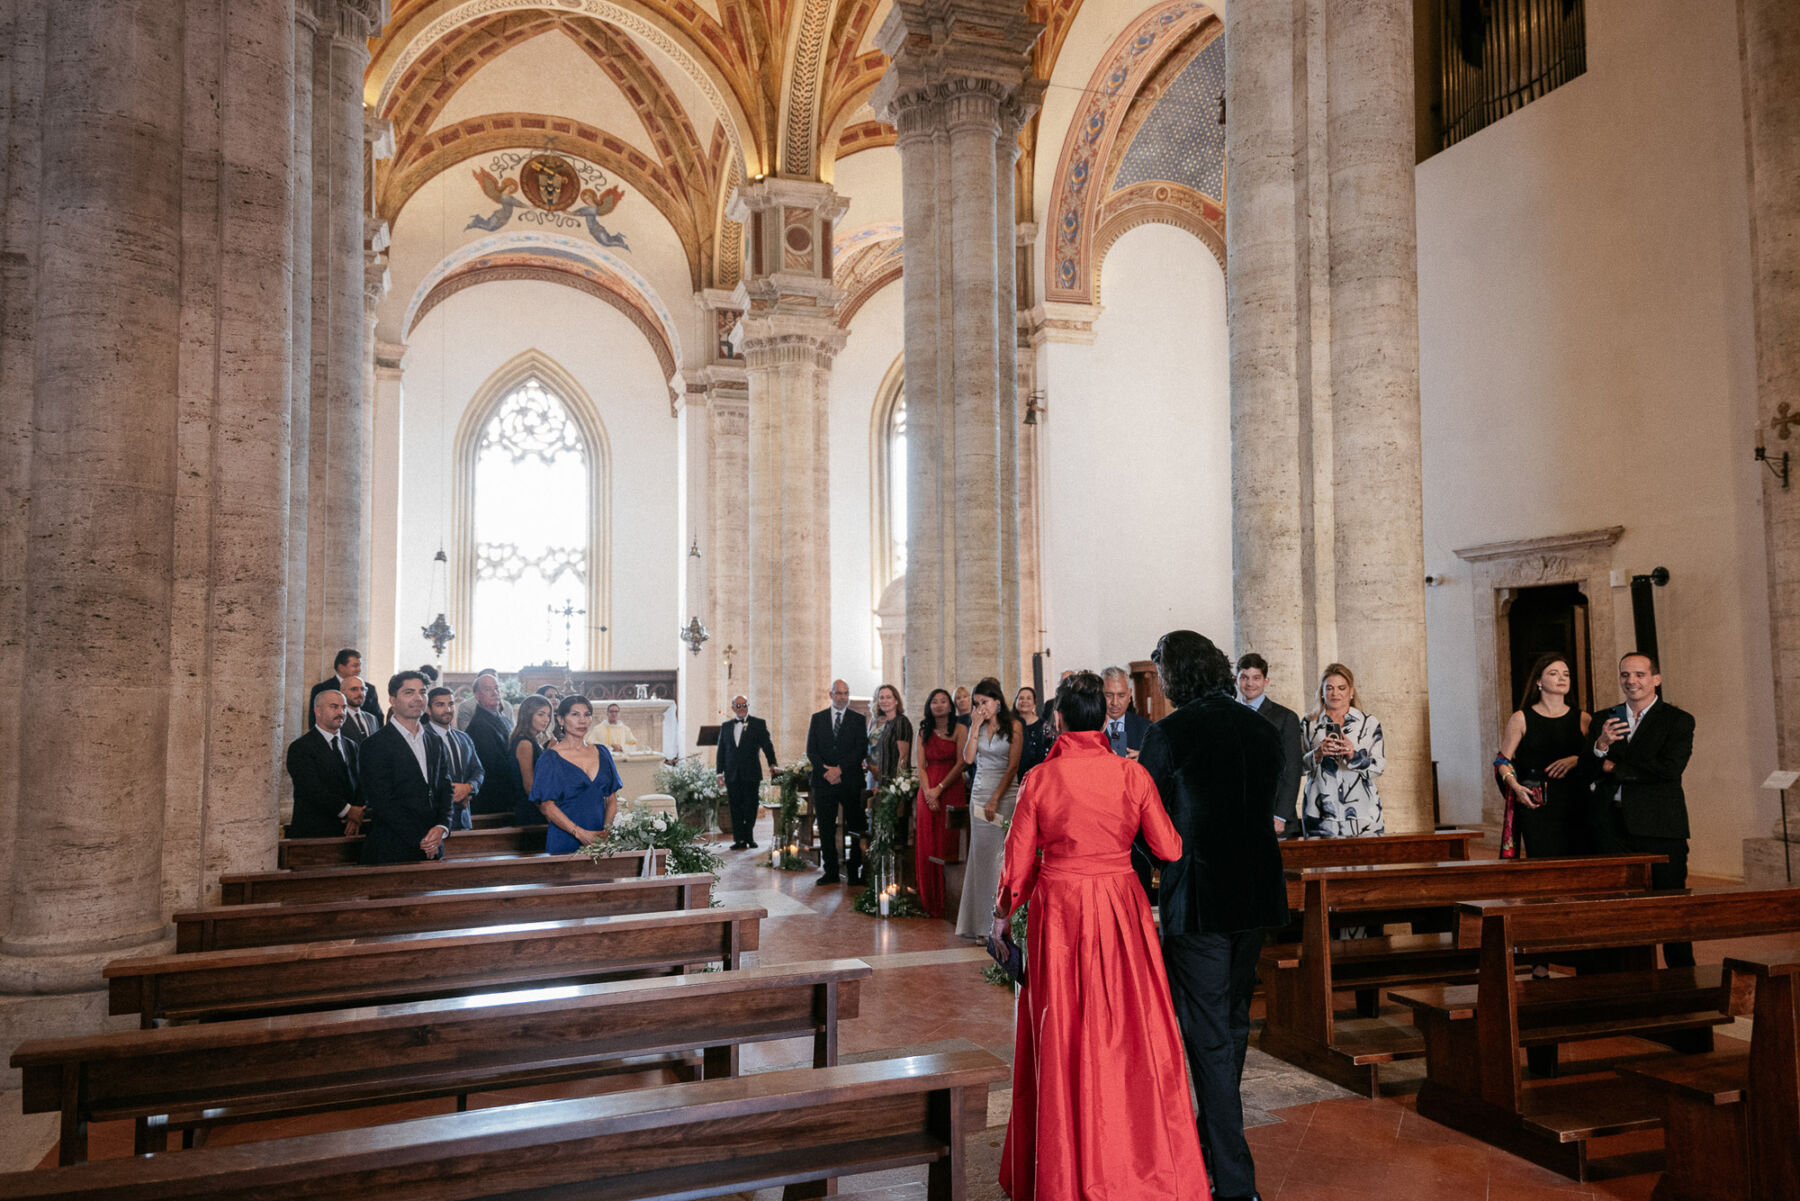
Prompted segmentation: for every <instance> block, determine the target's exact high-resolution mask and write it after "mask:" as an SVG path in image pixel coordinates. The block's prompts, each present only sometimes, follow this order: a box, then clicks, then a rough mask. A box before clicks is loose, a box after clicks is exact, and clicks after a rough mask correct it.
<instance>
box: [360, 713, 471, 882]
mask: <svg viewBox="0 0 1800 1201" xmlns="http://www.w3.org/2000/svg"><path fill="white" fill-rule="evenodd" d="M424 734H425V767H426V772H425V774H424V775H420V774H419V761H418V759H416V758H414V757H413V752H412V747H410V746H408V745H407V744H406V735H404V734H402V733H401V732H400V727H399V726H398V725H396V724H393V723H391V722H390V723H389V724H388V725H385V726H383V727H381V729H379V730H377V731H375V733H373V734H371V735H369V737H368V738H366V739H365V740H364V741H363V744H362V746H361V747H359V748H358V756H357V768H358V769H359V771H360V773H361V775H362V795H363V803H364V804H365V805H367V806H368V813H367V814H365V830H366V834H367V837H365V838H364V839H363V862H364V863H414V862H417V861H420V860H423V859H424V858H425V852H424V851H422V850H420V849H419V840H420V839H421V838H424V837H425V835H427V834H429V833H430V832H431V828H432V827H433V826H443V827H444V828H445V829H446V830H448V829H449V828H450V765H449V763H448V756H447V755H446V754H445V752H444V742H443V740H442V739H441V738H439V737H438V736H437V735H436V734H433V733H432V732H431V731H429V730H426V731H424Z"/></svg>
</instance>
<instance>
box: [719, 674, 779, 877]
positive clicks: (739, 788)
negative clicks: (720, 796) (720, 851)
mask: <svg viewBox="0 0 1800 1201" xmlns="http://www.w3.org/2000/svg"><path fill="white" fill-rule="evenodd" d="M731 714H732V717H731V720H730V721H728V722H726V723H725V724H724V725H722V726H720V727H719V750H718V754H717V756H716V757H715V758H714V760H713V770H714V771H715V772H717V773H718V777H719V783H720V784H722V785H723V786H724V788H725V797H726V799H727V801H728V802H729V803H730V805H731V849H732V850H734V851H745V850H755V849H756V790H757V788H758V787H760V786H761V784H762V778H763V773H762V761H763V758H764V757H766V758H767V759H768V760H769V770H770V771H771V772H773V771H774V770H775V743H774V741H773V740H772V739H771V738H770V737H769V723H768V722H766V721H764V720H763V719H762V718H760V717H752V716H751V715H750V698H749V697H747V696H745V695H743V694H742V693H739V694H738V695H737V696H734V697H732V698H731Z"/></svg>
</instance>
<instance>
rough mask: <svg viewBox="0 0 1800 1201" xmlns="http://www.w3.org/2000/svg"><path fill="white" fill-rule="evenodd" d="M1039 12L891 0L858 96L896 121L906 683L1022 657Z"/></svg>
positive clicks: (1015, 670) (991, 669)
mask: <svg viewBox="0 0 1800 1201" xmlns="http://www.w3.org/2000/svg"><path fill="white" fill-rule="evenodd" d="M1041 32H1042V27H1041V26H1039V25H1037V24H1036V23H1034V22H1032V21H1028V20H1026V19H1025V16H1024V14H1023V12H1022V10H1020V9H1019V8H1018V7H1017V6H1016V5H1013V4H1008V3H1006V2H1005V0H919V2H914V0H898V2H897V3H895V5H894V7H893V11H892V12H891V13H890V14H889V15H888V19H887V21H886V23H885V24H884V25H883V26H882V28H881V32H880V34H879V35H878V37H877V39H876V42H877V44H878V45H879V46H880V48H881V49H882V50H884V51H885V52H886V53H887V54H888V55H889V56H890V57H891V58H892V59H893V63H892V65H890V66H889V68H888V70H887V73H886V75H884V76H883V77H882V80H881V83H880V84H879V85H878V86H877V88H876V91H875V95H874V97H873V103H874V105H875V108H876V111H877V112H878V113H879V114H880V115H881V116H882V117H883V119H884V120H887V121H891V122H892V123H893V124H894V125H895V126H896V127H897V128H898V129H899V131H900V136H899V142H898V145H899V149H900V162H901V193H902V203H903V223H904V229H905V239H906V240H905V259H906V263H905V268H906V269H905V275H904V277H903V282H904V286H905V290H906V422H907V472H908V477H909V478H908V481H907V584H906V606H907V617H906V679H905V681H904V683H903V685H902V686H903V687H904V688H905V690H906V692H907V695H908V697H909V698H910V699H911V700H913V702H914V703H915V704H922V703H923V701H924V699H925V695H926V693H927V692H928V691H929V690H930V689H931V688H933V687H936V686H938V685H940V684H952V683H968V682H972V681H974V680H976V679H979V678H980V677H982V676H986V675H997V676H999V677H1001V680H1002V682H1003V684H1005V685H1007V686H1008V687H1010V686H1012V685H1015V684H1017V682H1018V676H1019V672H1020V643H1019V625H1020V618H1019V591H1018V567H1019V524H1018V504H1017V486H1018V466H1017V464H1018V422H1019V405H1018V387H1017V383H1018V381H1017V378H1016V374H1015V371H1016V362H1015V358H1016V340H1017V337H1018V334H1017V321H1018V317H1017V299H1016V292H1015V289H1014V286H1013V285H1014V276H1013V273H1014V268H1015V229H1016V225H1015V213H1014V207H1013V188H1012V165H1013V163H1014V161H1016V158H1017V153H1018V150H1017V139H1018V131H1019V127H1020V125H1021V123H1022V122H1023V121H1024V120H1025V119H1026V118H1027V117H1029V115H1030V114H1031V112H1032V111H1034V110H1035V108H1036V106H1037V103H1038V99H1039V97H1040V96H1041V95H1042V89H1043V85H1042V84H1041V83H1037V82H1036V81H1033V80H1031V78H1030V74H1031V66H1030V59H1029V57H1028V54H1029V51H1030V49H1031V45H1032V43H1033V42H1035V41H1036V40H1037V37H1038V35H1039V33H1041Z"/></svg>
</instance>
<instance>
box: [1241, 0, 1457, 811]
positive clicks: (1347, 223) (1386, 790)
mask: <svg viewBox="0 0 1800 1201" xmlns="http://www.w3.org/2000/svg"><path fill="white" fill-rule="evenodd" d="M1325 17H1326V30H1325V36H1326V87H1327V90H1328V92H1329V100H1328V113H1329V115H1328V117H1327V127H1326V154H1327V158H1328V160H1329V170H1330V204H1331V224H1330V231H1331V233H1330V237H1331V245H1330V273H1331V404H1332V418H1331V420H1332V455H1333V460H1334V473H1333V494H1334V497H1333V508H1334V512H1335V517H1334V520H1335V536H1334V551H1335V554H1334V559H1335V566H1336V589H1337V603H1336V612H1337V641H1338V654H1339V658H1340V659H1341V660H1342V661H1343V662H1344V663H1345V664H1346V665H1347V666H1349V667H1350V669H1351V670H1352V671H1354V672H1355V673H1356V676H1357V692H1358V695H1359V697H1360V698H1361V700H1362V702H1363V704H1364V705H1365V706H1366V707H1367V709H1368V710H1369V711H1370V712H1372V713H1374V714H1375V715H1376V716H1377V717H1379V718H1380V719H1381V724H1382V729H1383V731H1384V733H1385V735H1386V741H1387V772H1386V774H1385V775H1384V776H1383V777H1382V779H1381V782H1380V789H1381V797H1382V808H1383V811H1384V814H1385V816H1386V819H1387V828H1388V829H1389V830H1390V831H1392V832H1394V833H1404V832H1407V831H1413V830H1424V829H1430V827H1431V821H1432V812H1431V746H1430V728H1429V720H1428V718H1429V713H1428V709H1427V704H1426V672H1425V639H1424V631H1425V551H1424V502H1423V496H1422V487H1421V480H1420V447H1419V315H1418V309H1419V284H1418V269H1417V267H1418V264H1417V251H1416V229H1415V219H1416V212H1415V208H1414V202H1413V165H1414V164H1413V155H1414V137H1415V132H1414V125H1413V122H1414V114H1413V58H1412V4H1411V0H1327V3H1326V6H1325ZM1239 57H1240V58H1241V57H1242V56H1239ZM1233 182H1234V186H1235V183H1236V177H1235V175H1234V177H1233ZM1237 208H1238V210H1239V211H1240V212H1241V211H1242V210H1243V209H1244V208H1245V205H1244V204H1243V203H1242V201H1241V199H1240V200H1239V203H1238V204H1237Z"/></svg>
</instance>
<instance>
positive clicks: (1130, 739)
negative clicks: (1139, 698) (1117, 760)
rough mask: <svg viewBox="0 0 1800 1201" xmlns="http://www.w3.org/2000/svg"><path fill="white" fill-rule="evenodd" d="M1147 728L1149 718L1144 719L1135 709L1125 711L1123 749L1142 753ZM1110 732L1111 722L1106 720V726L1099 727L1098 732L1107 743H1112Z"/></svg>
mask: <svg viewBox="0 0 1800 1201" xmlns="http://www.w3.org/2000/svg"><path fill="white" fill-rule="evenodd" d="M1149 728H1150V719H1149V718H1147V717H1145V716H1144V715H1143V714H1142V713H1139V712H1138V711H1137V710H1136V709H1127V710H1125V749H1126V750H1128V751H1142V750H1143V748H1144V733H1145V731H1147V730H1149ZM1111 731H1112V720H1111V719H1110V718H1108V719H1107V721H1106V724H1105V725H1103V726H1101V727H1100V732H1101V733H1102V734H1105V735H1106V737H1107V741H1108V742H1109V743H1110V742H1111V741H1112V732H1111ZM1115 753H1116V752H1115Z"/></svg>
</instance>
